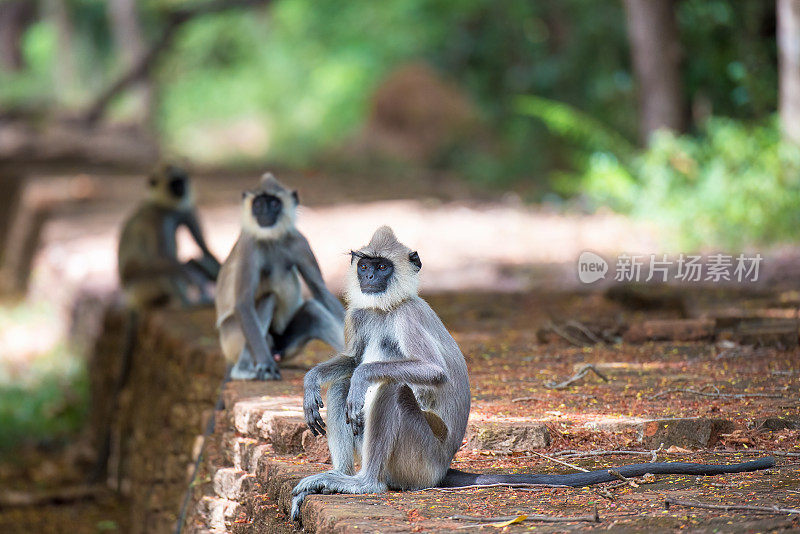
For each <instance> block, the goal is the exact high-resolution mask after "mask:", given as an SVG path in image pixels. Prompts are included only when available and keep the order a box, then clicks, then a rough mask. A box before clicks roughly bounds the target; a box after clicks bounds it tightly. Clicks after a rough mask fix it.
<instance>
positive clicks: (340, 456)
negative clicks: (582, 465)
mask: <svg viewBox="0 0 800 534" xmlns="http://www.w3.org/2000/svg"><path fill="white" fill-rule="evenodd" d="M351 254H352V260H351V267H350V270H349V271H348V274H347V281H346V286H347V290H346V296H347V300H348V308H347V316H346V319H345V337H346V348H345V350H344V352H343V353H342V354H341V355H339V356H337V357H334V358H332V359H331V360H329V361H327V362H323V363H321V364H319V365H317V366H316V367H314V368H313V369H311V370H310V371H309V372H308V373H306V376H305V380H304V388H305V389H304V399H303V411H304V415H305V419H306V423H307V424H308V426H309V428H310V429H311V431H312V433H314V434H315V435H317V434H325V431H326V430H325V429H326V424H325V422H323V420H322V417H321V416H320V411H319V409H320V408H321V407H322V406H323V403H322V397H321V395H320V388H321V386H322V385H324V384H330V387H329V388H328V395H327V402H328V421H327V434H328V447H329V449H330V453H331V459H332V461H333V469H332V470H331V471H327V472H324V473H319V474H316V475H311V476H308V477H306V478H304V479H302V480H301V481H300V482H299V483H298V484H297V485H296V486H295V488H294V490H293V495H294V498H293V499H292V511H291V515H292V519H295V520H297V519H299V517H300V506H301V504H302V502H303V500H304V499H305V497H306V496H307V495H309V494H313V493H352V494H357V493H381V492H384V491H386V490H387V489H389V488H391V489H399V490H414V489H423V488H429V487H459V486H471V485H489V484H509V485H513V484H541V485H558V486H576V487H577V486H587V485H590V484H597V483H599V482H609V481H613V480H615V475H612V474H610V473H609V471H608V470H607V469H602V470H598V471H591V472H582V473H572V474H566V475H535V474H514V475H511V474H494V475H488V474H487V475H481V474H476V473H466V472H463V471H457V470H455V469H450V463H451V461H452V459H453V456H454V455H455V454H456V451H458V449H459V447H460V446H461V440H462V439H463V437H464V432H465V430H466V427H467V419H468V417H469V409H470V390H469V378H468V375H467V366H466V363H465V361H464V356H463V355H462V354H461V351H460V350H459V348H458V345H457V344H456V342H455V340H454V339H453V338H452V336H451V335H450V333H449V332H448V331H447V329H446V328H445V327H444V325H443V324H442V322H441V320H440V319H439V317H438V316H437V315H436V313H435V312H434V311H433V310H432V309H431V308H430V306H428V304H427V303H426V302H425V301H424V300H422V299H421V298H420V297H419V296H418V295H417V286H418V279H419V275H418V273H419V270H420V269H421V267H422V263H421V261H420V258H419V255H418V254H417V253H416V252H414V251H412V250H411V249H409V248H408V247H406V246H405V245H403V244H402V243H400V242H399V241H398V240H397V238H396V237H395V235H394V233H393V232H392V230H391V229H390V228H389V227H387V226H383V227H381V228H379V229H378V230H377V231H376V232H375V234H374V235H373V236H372V239H371V240H370V242H369V244H368V245H367V246H365V247H363V248H361V249H360V250H358V251H354V252H352V253H351ZM356 457H360V458H361V466H360V470H359V471H358V472H357V473H356V471H355V467H354V462H355V458H356ZM773 464H774V460H773V459H772V458H763V459H760V460H756V461H752V462H745V463H740V464H732V465H704V464H691V463H648V464H636V465H628V466H624V467H620V468H618V469H617V471H618V472H619V473H621V474H622V475H623V476H628V477H632V476H639V475H643V474H645V473H653V474H669V473H675V474H697V475H713V474H719V473H733V472H743V471H753V470H756V469H765V468H767V467H770V466H772V465H773Z"/></svg>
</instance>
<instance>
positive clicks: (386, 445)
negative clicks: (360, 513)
mask: <svg viewBox="0 0 800 534" xmlns="http://www.w3.org/2000/svg"><path fill="white" fill-rule="evenodd" d="M365 409H366V410H368V411H369V414H368V415H367V418H366V425H365V429H364V443H363V445H362V460H361V464H362V465H361V470H360V471H359V472H358V473H357V474H356V475H355V476H348V475H346V474H343V473H340V472H337V471H328V472H327V473H320V474H317V475H311V476H309V477H306V478H304V479H303V480H301V481H300V483H299V484H297V486H295V488H294V490H293V491H292V493H293V495H294V496H295V497H294V498H293V499H292V518H293V519H297V518H299V515H300V504H302V502H303V500H304V499H305V497H306V496H307V495H309V494H312V493H354V494H359V493H383V492H385V491H386V489H387V488H388V487H389V485H390V484H391V486H392V487H398V488H406V489H410V488H424V487H430V486H433V485H435V484H436V483H437V482H438V481H439V480H440V479H441V477H442V476H443V475H444V473H445V472H446V471H447V467H448V465H449V461H450V459H449V458H447V459H446V460H444V461H442V458H443V454H442V452H443V451H442V449H443V447H442V441H441V440H440V438H439V437H437V435H436V434H435V433H434V431H433V430H432V427H431V426H430V424H429V422H428V421H427V419H426V417H425V415H424V413H423V412H422V410H420V408H419V404H417V401H416V398H415V397H414V393H413V392H412V391H411V388H409V387H408V386H407V385H405V384H397V383H390V384H383V385H381V386H379V387H378V390H377V392H376V393H375V396H374V399H373V400H372V401H371V402H370V403H368V406H365ZM442 425H443V423H442ZM445 432H446V430H445ZM439 433H440V434H441V432H439ZM444 436H445V437H446V433H445V434H444ZM398 464H399V465H398Z"/></svg>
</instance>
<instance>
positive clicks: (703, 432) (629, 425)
mask: <svg viewBox="0 0 800 534" xmlns="http://www.w3.org/2000/svg"><path fill="white" fill-rule="evenodd" d="M584 426H585V427H586V428H588V429H590V430H595V431H598V432H620V431H624V430H635V431H636V436H637V439H638V441H639V443H641V444H643V445H644V446H646V447H651V448H653V449H656V448H658V447H659V446H660V445H661V444H662V443H663V444H664V447H671V446H673V445H675V446H677V447H687V448H695V449H700V448H705V447H709V446H711V445H713V444H714V443H716V442H717V441H718V440H719V436H720V434H727V433H729V432H731V431H732V430H733V429H734V428H735V425H734V424H733V422H732V421H728V420H727V419H717V418H710V417H687V418H667V419H641V418H636V417H630V418H628V417H625V418H614V419H604V420H600V421H592V422H589V423H586V425H584Z"/></svg>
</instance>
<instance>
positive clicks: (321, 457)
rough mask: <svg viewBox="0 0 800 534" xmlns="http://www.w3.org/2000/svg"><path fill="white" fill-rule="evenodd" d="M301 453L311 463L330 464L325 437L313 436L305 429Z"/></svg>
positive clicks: (329, 453)
mask: <svg viewBox="0 0 800 534" xmlns="http://www.w3.org/2000/svg"><path fill="white" fill-rule="evenodd" d="M301 440H302V444H303V451H304V452H305V453H306V458H307V459H308V460H309V461H311V462H319V463H325V464H329V463H331V452H330V451H329V450H328V439H327V438H326V437H325V436H315V435H314V434H312V433H311V431H310V430H308V429H306V430H305V431H304V432H303V436H302V439H301Z"/></svg>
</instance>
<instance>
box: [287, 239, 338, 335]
mask: <svg viewBox="0 0 800 534" xmlns="http://www.w3.org/2000/svg"><path fill="white" fill-rule="evenodd" d="M296 246H297V249H298V250H297V254H296V257H297V258H298V259H297V270H298V271H300V276H302V277H303V280H305V282H306V285H307V286H308V289H309V291H311V294H312V295H313V296H314V298H315V299H317V300H318V301H320V303H321V304H322V305H323V306H325V308H326V309H327V310H328V311H329V312H331V314H332V315H333V316H334V317H336V319H338V320H339V321H344V307H343V306H342V303H341V302H339V299H337V298H336V297H335V296H334V295H333V293H331V292H330V291H328V287H327V286H326V285H325V281H324V280H322V271H320V269H319V264H318V263H317V258H316V257H314V253H313V252H312V251H311V246H310V245H309V244H308V240H306V238H305V237H303V236H302V235H300V234H298V238H297V240H296Z"/></svg>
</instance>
